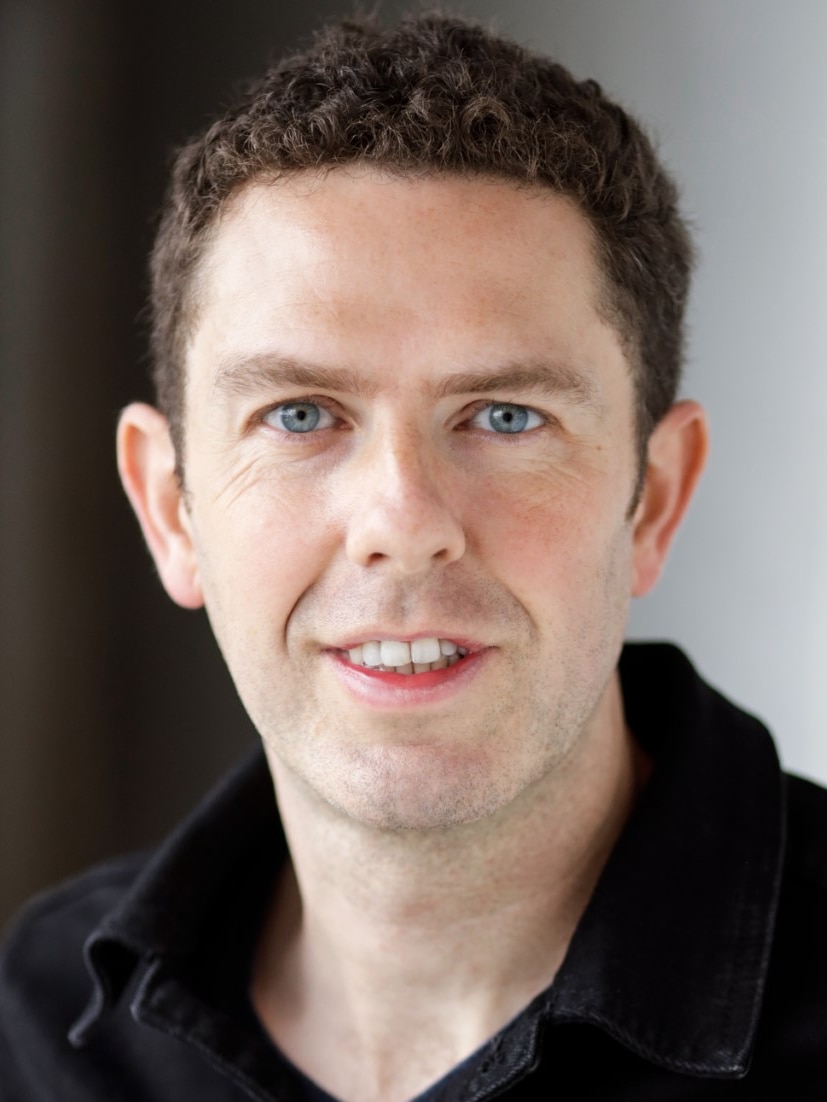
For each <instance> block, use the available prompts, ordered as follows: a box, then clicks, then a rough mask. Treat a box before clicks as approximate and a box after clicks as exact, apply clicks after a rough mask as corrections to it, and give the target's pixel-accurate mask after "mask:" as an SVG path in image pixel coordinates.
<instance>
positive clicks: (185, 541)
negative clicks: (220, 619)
mask: <svg viewBox="0 0 827 1102" xmlns="http://www.w3.org/2000/svg"><path fill="white" fill-rule="evenodd" d="M117 450H118V471H119V473H120V476H121V482H122V483H123V487H124V490H125V491H126V496H127V497H128V498H129V500H130V502H131V504H132V508H133V509H134V510H135V515H136V516H137V518H138V523H139V524H140V526H141V530H142V531H143V534H144V539H145V540H146V542H147V546H148V547H149V550H150V553H151V554H152V557H153V559H154V560H155V565H156V567H157V568H158V573H159V574H160V576H161V581H162V583H163V585H164V588H165V589H166V591H167V593H168V594H169V595H170V597H172V599H173V601H175V602H176V603H177V604H179V605H181V606H182V607H184V608H200V607H201V605H202V604H203V603H204V599H203V594H202V591H201V583H200V578H199V573H198V565H197V562H196V557H195V551H194V547H193V541H192V533H191V528H190V524H189V518H188V515H187V510H186V505H185V502H184V495H183V490H182V488H181V485H180V482H179V479H178V475H177V472H176V464H175V448H174V446H173V443H172V439H171V437H170V433H169V426H168V424H167V420H166V418H165V417H164V416H163V415H162V414H161V413H159V412H158V410H157V409H154V408H153V407H152V406H148V405H144V404H143V403H139V402H135V403H133V404H132V405H130V406H127V407H126V409H125V410H124V411H123V412H122V413H121V416H120V420H119V422H118V435H117Z"/></svg>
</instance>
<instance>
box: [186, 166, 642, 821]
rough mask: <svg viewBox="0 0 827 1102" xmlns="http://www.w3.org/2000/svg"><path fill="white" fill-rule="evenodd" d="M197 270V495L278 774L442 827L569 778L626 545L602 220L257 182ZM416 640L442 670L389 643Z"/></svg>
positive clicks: (222, 626) (628, 480) (326, 795)
mask: <svg viewBox="0 0 827 1102" xmlns="http://www.w3.org/2000/svg"><path fill="white" fill-rule="evenodd" d="M198 296H199V307H198V314H197V318H196V324H195V329H194V334H193V337H192V340H191V343H190V347H189V351H188V357H187V371H188V390H187V408H186V418H185V434H186V455H185V473H186V484H187V497H186V505H185V506H182V509H183V516H184V522H185V525H186V527H187V529H188V531H189V532H190V534H191V538H192V542H193V547H194V553H195V558H196V561H197V564H198V575H199V584H200V586H201V587H202V591H203V594H204V599H205V602H206V606H207V609H208V612H209V615H210V618H211V621H212V624H213V627H214V630H215V632H216V635H217V638H218V641H219V644H220V646H221V648H222V650H223V652H224V655H225V657H226V660H227V662H228V664H229V667H230V670H231V673H232V676H233V678H234V680H235V683H236V685H237V687H238V690H239V693H240V695H241V697H242V699H243V701H244V703H245V705H246V707H247V709H248V711H249V713H250V715H251V717H252V719H253V721H254V723H255V724H256V726H257V727H258V729H259V731H260V732H261V735H262V736H263V739H264V743H265V746H266V748H267V751H268V755H269V757H270V760H271V764H272V766H273V769H274V772H275V774H276V779H277V784H279V785H292V786H294V787H296V788H298V790H300V791H301V792H303V793H304V794H305V795H307V796H309V797H310V798H312V799H317V798H320V799H322V800H323V801H325V803H326V804H328V805H332V806H333V807H334V808H337V809H339V810H340V811H342V812H344V813H345V814H346V815H348V816H352V817H354V818H356V819H359V820H362V821H365V822H369V823H373V824H376V825H380V826H384V827H391V828H394V827H400V828H412V827H413V828H417V827H422V828H424V827H434V826H447V825H450V824H453V823H458V822H464V821H473V820H477V819H481V818H482V817H484V816H487V815H492V814H493V813H495V812H497V811H499V810H501V809H503V808H507V807H508V806H509V805H511V804H512V802H513V801H515V800H518V799H519V797H520V796H521V794H523V793H525V792H526V791H530V790H533V789H536V788H537V786H538V785H543V784H546V783H553V778H554V777H555V775H556V774H559V773H560V772H561V771H562V770H563V769H564V767H565V762H566V760H567V759H569V757H570V755H571V753H572V752H575V753H576V752H577V749H578V747H580V746H582V745H584V744H585V743H586V742H587V741H588V740H589V739H590V738H592V739H594V738H597V737H599V735H600V733H601V731H603V732H605V730H606V729H607V727H608V726H609V725H610V722H611V721H610V719H609V703H608V698H609V692H608V688H607V686H608V685H609V684H610V682H611V679H612V676H613V670H614V667H615V663H616V660H617V655H618V652H619V649H620V646H621V642H622V636H623V631H624V625H625V619H626V612H627V606H628V600H629V595H630V591H631V588H632V571H633V562H634V540H633V527H632V523H631V522H630V520H629V518H628V515H627V514H628V508H629V502H630V498H631V495H632V492H633V488H634V484H635V475H636V470H635V462H636V459H635V455H636V452H635V444H634V430H633V422H634V418H633V391H632V382H631V378H630V372H629V368H628V365H627V362H626V360H625V357H624V353H623V351H622V347H621V342H620V339H619V337H618V335H617V333H616V332H615V331H614V329H613V328H612V327H611V326H610V325H608V324H607V323H606V322H605V321H604V320H603V319H602V318H601V316H600V313H599V311H598V307H597V299H598V279H597V271H596V266H595V261H594V258H593V254H592V237H591V232H590V229H589V227H588V225H587V223H586V221H585V219H584V218H583V216H582V215H581V214H579V213H578V211H577V210H576V209H575V208H574V207H573V206H572V205H571V204H570V203H569V202H568V201H566V200H565V199H563V198H561V197H559V196H555V195H553V194H551V193H549V192H547V191H542V192H541V191H530V190H527V189H522V190H520V189H517V188H515V187H513V186H511V185H509V184H507V183H501V182H495V181H490V180H463V179H459V178H451V177H441V178H430V179H421V180H412V179H398V178H393V177H390V176H387V175H382V174H380V173H378V172H372V171H366V170H365V171H362V170H360V171H358V172H357V171H353V172H350V171H345V170H337V171H333V172H331V173H330V174H328V175H327V176H325V177H324V178H321V179H319V178H316V177H311V176H298V177H293V178H291V179H288V180H287V181H280V182H278V183H259V184H255V185H253V186H250V187H248V188H247V189H246V190H245V191H244V192H242V193H241V194H240V195H238V196H237V197H236V198H235V199H234V200H233V201H232V202H231V204H230V206H229V207H228V209H227V210H226V211H225V212H224V214H223V215H222V217H221V220H220V223H219V225H218V228H217V232H216V235H215V237H214V240H213V243H212V244H211V246H210V250H209V252H208V254H207V257H206V258H205V262H204V264H203V267H202V270H201V273H200V278H199V284H198ZM434 639H436V640H441V641H442V645H441V646H440V648H439V649H438V653H440V654H441V655H442V652H443V651H447V652H452V651H453V652H455V654H454V655H451V656H450V657H449V656H448V655H442V658H440V659H438V660H437V665H436V668H432V666H431V662H430V660H429V661H428V662H426V661H425V657H426V656H427V655H429V654H431V655H432V654H434V653H437V652H436V651H433V649H432V648H433V647H434V646H435V645H434V644H433V643H432V642H428V641H429V640H434ZM411 641H414V643H415V645H414V649H413V652H412V658H413V661H416V660H417V657H419V658H420V659H421V661H420V662H418V663H417V665H418V666H426V667H427V669H426V671H424V672H418V673H417V672H414V673H406V672H395V671H393V670H388V669H384V670H383V669H379V670H377V669H376V668H375V665H376V663H377V662H382V663H383V664H386V665H387V664H392V665H394V666H396V665H397V664H399V663H402V664H403V665H404V663H405V662H406V659H407V655H408V652H407V650H406V647H405V646H404V644H406V643H410V642H411ZM394 643H395V644H403V645H402V646H399V645H397V646H395V647H394V646H392V645H391V646H388V645H386V644H394ZM377 644H378V646H377ZM429 648H431V649H429ZM455 655H459V656H460V657H459V659H458V660H457V658H456V656H455ZM443 659H444V660H445V661H448V662H450V663H451V664H450V665H447V666H444V668H440V666H443ZM366 663H371V666H368V665H366Z"/></svg>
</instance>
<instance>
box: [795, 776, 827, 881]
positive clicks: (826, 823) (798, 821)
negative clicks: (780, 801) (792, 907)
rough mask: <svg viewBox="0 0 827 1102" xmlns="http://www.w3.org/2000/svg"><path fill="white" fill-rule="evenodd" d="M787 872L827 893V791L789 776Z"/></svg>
mask: <svg viewBox="0 0 827 1102" xmlns="http://www.w3.org/2000/svg"><path fill="white" fill-rule="evenodd" d="M786 872H787V875H788V876H792V877H794V878H795V879H797V880H801V881H803V882H805V883H809V884H810V885H811V886H812V888H813V889H815V890H819V889H820V890H821V891H822V892H824V893H827V789H825V788H822V786H821V785H819V784H815V783H814V782H813V781H808V780H805V779H804V778H803V777H796V776H788V777H787V861H786Z"/></svg>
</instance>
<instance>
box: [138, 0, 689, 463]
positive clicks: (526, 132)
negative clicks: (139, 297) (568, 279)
mask: <svg viewBox="0 0 827 1102" xmlns="http://www.w3.org/2000/svg"><path fill="white" fill-rule="evenodd" d="M352 164H360V165H375V166H377V167H380V168H381V169H382V170H384V171H390V172H394V173H400V174H404V175H428V174H435V173H453V174H460V175H463V176H469V177H476V176H479V177H489V178H491V177H493V178H499V179H506V180H512V181H515V182H517V183H519V184H530V185H540V186H546V187H549V188H550V189H552V190H553V191H555V192H557V193H559V194H561V195H565V196H568V197H570V198H571V199H572V200H574V202H575V203H576V204H577V205H578V207H579V209H580V210H581V211H582V212H583V214H584V215H585V216H586V218H587V219H588V220H589V222H590V224H591V226H592V228H593V231H594V236H595V241H596V252H597V260H598V268H599V271H600V273H601V283H602V287H601V298H602V302H601V308H602V311H603V313H604V314H605V316H606V318H607V319H608V320H609V321H610V322H611V323H612V324H613V325H614V326H615V328H616V329H617V331H618V333H619V334H620V336H621V338H622V339H623V341H624V347H625V349H626V352H627V356H628V358H629V362H630V365H631V369H632V372H633V379H634V383H635V389H636V397H637V401H636V406H637V435H638V446H639V452H640V455H641V458H643V457H644V456H645V447H646V442H647V440H648V437H649V434H650V432H651V429H652V427H653V426H654V425H655V424H656V423H657V422H658V421H659V420H660V418H661V417H662V416H663V414H664V413H665V412H666V410H667V409H668V408H669V406H670V405H671V404H672V403H673V401H674V400H675V395H676V393H677V388H678V385H679V380H680V373H681V364H682V358H683V344H684V340H683V317H684V310H685V305H686V299H687V294H688V289H689V279H690V274H691V269H692V260H693V250H692V243H691V240H690V237H689V234H688V231H687V227H686V224H685V222H684V221H683V219H682V218H681V215H680V213H679V210H678V205H677V190H676V188H675V185H674V183H673V181H672V179H671V178H670V176H669V174H668V173H667V172H666V170H665V169H664V167H663V166H662V165H661V164H660V162H659V160H658V158H657V155H656V153H655V150H654V148H653V146H652V143H651V141H650V140H649V138H648V137H647V136H646V134H645V133H644V131H643V130H642V128H641V127H640V126H639V125H638V123H637V122H636V121H635V120H634V119H632V118H631V117H630V116H629V115H628V114H627V113H626V112H625V111H624V110H623V109H622V108H621V107H620V106H618V105H617V104H616V103H613V102H612V101H611V100H609V99H608V98H607V97H606V96H605V95H604V93H603V91H602V90H601V88H600V86H599V85H598V84H597V83H596V82H595V81H593V80H585V81H577V80H575V79H574V77H573V76H572V75H571V74H570V73H569V72H568V71H567V70H566V69H565V68H563V66H561V65H559V64H557V63H556V62H554V61H551V60H549V59H548V58H545V57H543V56H541V55H538V54H535V53H531V52H529V51H528V50H526V49H524V48H522V47H520V46H519V45H517V44H516V43H514V42H512V41H510V40H508V39H507V38H504V37H502V36H500V35H497V34H494V33H492V32H491V31H489V30H487V29H486V28H484V27H482V26H479V25H477V24H475V23H471V22H469V21H467V20H465V19H461V18H457V17H452V16H446V15H442V14H432V15H419V16H413V17H410V18H407V19H404V20H402V21H401V22H400V23H399V24H398V25H396V26H394V27H391V28H387V29H386V28H384V27H382V26H381V25H380V24H378V23H377V22H376V21H375V20H373V19H366V20H362V19H358V20H357V19H351V20H347V21H344V22H342V23H339V24H336V25H333V26H329V27H327V28H325V29H323V30H322V31H321V32H320V33H319V34H318V35H317V36H316V39H315V41H314V44H313V45H312V47H311V48H310V49H308V50H306V51H305V52H302V53H297V54H295V55H293V56H290V57H288V58H286V59H285V60H283V61H282V62H281V63H280V64H278V65H277V66H275V67H274V68H272V69H270V70H269V71H268V72H267V73H266V74H265V75H264V77H263V78H261V79H260V80H259V81H257V82H256V83H255V84H254V85H252V86H251V87H250V89H249V90H248V91H247V92H246V94H245V95H244V97H243V98H242V99H241V100H240V102H239V103H238V104H237V105H236V106H235V107H233V108H231V109H230V110H229V111H227V112H226V114H224V115H223V116H222V117H221V118H220V119H218V120H217V121H216V122H214V123H213V124H212V126H210V127H209V129H208V130H207V131H206V132H205V133H203V134H202V135H201V136H199V137H197V138H195V139H194V140H193V141H191V142H189V143H188V144H186V145H184V146H183V147H182V148H181V149H180V151H179V152H178V154H177V157H176V159H175V163H174V168H173V172H172V179H171V183H170V187H169V190H168V193H167V196H166V200H165V203H164V206H163V209H162V213H161V220H160V225H159V229H158V233H157V237H156V242H155V246H154V249H153V253H152V259H151V302H150V312H151V326H152V332H151V352H152V359H153V378H154V383H155V391H156V398H157V402H158V405H159V407H160V409H161V410H162V412H163V413H164V414H165V415H166V417H167V418H168V420H169V423H170V428H171V433H172V438H173V442H174V443H175V446H176V454H177V455H178V462H179V466H180V464H181V462H182V458H181V456H182V450H183V442H184V441H183V421H184V402H185V388H186V373H185V365H184V353H185V348H186V342H187V338H188V336H189V332H190V328H191V325H192V319H193V304H192V301H191V299H192V286H193V276H194V273H195V271H196V269H197V266H198V263H199V260H200V258H201V256H202V254H203V252H204V249H205V246H206V242H207V240H208V237H209V231H210V228H211V226H212V225H213V224H214V220H215V218H216V215H217V213H218V211H219V210H220V209H221V208H222V205H223V204H224V203H225V202H226V201H227V199H228V198H229V196H230V195H232V194H233V193H234V192H235V191H236V190H237V189H238V188H239V187H241V186H242V185H243V184H244V183H246V182H247V181H249V180H251V179H253V178H254V177H257V176H259V175H266V176H270V177H273V176H278V175H281V174H286V173H293V172H298V171H303V170H317V171H326V170H329V169H333V168H336V167H338V166H342V165H352Z"/></svg>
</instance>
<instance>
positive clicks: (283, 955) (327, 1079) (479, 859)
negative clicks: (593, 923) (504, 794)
mask: <svg viewBox="0 0 827 1102" xmlns="http://www.w3.org/2000/svg"><path fill="white" fill-rule="evenodd" d="M608 705H609V707H608V715H609V716H610V719H611V722H609V723H603V724H600V725H598V728H597V729H596V730H595V732H594V734H593V737H591V738H587V739H583V740H582V746H581V747H579V750H578V752H577V753H576V754H573V755H572V756H571V758H570V760H569V761H567V762H566V763H565V766H564V767H563V768H561V769H560V770H559V771H558V772H557V774H556V775H555V776H554V777H547V778H544V779H543V780H542V781H541V782H538V783H537V784H536V785H534V786H532V788H531V790H528V791H526V792H524V793H523V794H522V795H521V797H520V799H519V800H517V801H514V802H513V804H512V805H510V806H509V807H508V808H504V809H502V810H501V811H500V812H499V813H497V814H496V815H493V816H490V817H489V818H487V819H485V820H483V821H480V822H475V823H467V824H462V825H460V826H457V827H453V828H451V829H446V830H440V831H423V832H416V831H392V832H389V831H382V830H378V829H376V828H372V827H365V826H364V825H363V824H360V823H357V822H354V821H353V820H351V819H347V818H343V817H340V816H339V815H337V813H336V812H334V811H333V810H332V809H330V808H329V807H328V806H327V805H319V804H318V803H316V802H315V801H314V800H313V799H312V798H308V794H307V793H306V792H305V791H303V790H302V788H301V786H300V785H299V784H297V783H296V782H295V780H294V778H293V777H292V775H285V773H284V771H283V770H282V769H281V767H280V765H279V763H278V762H273V761H271V768H272V770H273V773H274V778H275V780H276V786H277V791H278V793H279V802H280V806H281V812H282V817H283V821H284V824H285V830H286V833H287V836H288V841H289V843H290V850H291V854H292V864H291V865H290V866H289V867H288V868H287V869H286V870H285V874H284V876H283V878H282V880H281V883H280V884H279V887H278V890H277V892H276V896H275V899H274V901H273V906H272V908H271V914H270V920H269V922H268V923H267V925H266V927H265V929H264V931H263V934H262V938H261V943H260V951H259V956H258V961H257V965H256V968H255V972H254V976H255V978H254V984H253V1000H254V1003H255V1005H256V1008H257V1010H258V1012H259V1015H260V1016H261V1018H262V1021H263V1023H264V1024H265V1027H266V1028H268V1030H269V1031H270V1033H271V1034H272V1035H273V1037H274V1038H275V1040H276V1041H277V1042H278V1044H279V1045H280V1047H281V1048H282V1049H283V1051H285V1053H286V1054H287V1055H288V1056H289V1057H291V1058H292V1059H293V1060H294V1062H295V1063H296V1064H297V1065H298V1066H299V1067H301V1068H302V1069H303V1070H304V1071H305V1072H306V1073H307V1074H308V1075H310V1076H311V1078H313V1079H315V1080H316V1081H317V1082H318V1083H319V1084H320V1085H322V1086H323V1087H325V1088H326V1089H327V1090H328V1091H329V1092H330V1093H332V1094H334V1095H335V1096H337V1097H339V1098H342V1099H344V1100H348V1099H351V1098H353V1099H356V1098H359V1099H361V1100H364V1099H372V1098H380V1097H381V1098H382V1099H384V1100H388V1099H392V1100H393V1099H399V1100H403V1099H405V1098H410V1097H413V1096H414V1095H415V1094H417V1093H419V1092H420V1091H421V1090H422V1089H424V1088H425V1087H426V1086H428V1085H429V1083H431V1082H433V1081H434V1080H435V1079H437V1078H439V1077H440V1076H441V1075H442V1074H444V1073H445V1072H447V1071H448V1070H449V1069H450V1068H451V1067H453V1066H454V1065H455V1064H456V1063H458V1062H459V1061H460V1060H462V1059H463V1058H464V1057H465V1056H467V1055H469V1054H470V1053H471V1052H473V1051H474V1050H475V1049H476V1048H478V1047H479V1046H480V1045H481V1044H482V1043H483V1042H484V1041H485V1040H486V1039H487V1038H488V1037H490V1036H491V1035H492V1034H493V1033H495V1032H496V1031H497V1030H498V1029H500V1028H501V1027H502V1026H503V1025H504V1024H506V1022H508V1021H509V1020H510V1019H511V1018H512V1017H514V1016H515V1015H516V1014H517V1013H518V1012H519V1011H520V1010H521V1009H522V1008H523V1007H524V1006H526V1005H527V1004H528V1003H529V1002H530V1001H531V999H532V998H533V997H535V996H536V995H537V994H539V993H540V992H541V991H543V990H544V989H545V988H546V987H547V986H548V985H549V984H550V983H551V982H552V980H553V978H554V975H555V973H556V971H557V969H558V968H559V966H560V964H561V962H562V960H563V957H564V955H565V953H566V949H567V947H568V944H569V941H570V939H571V936H572V934H573V932H574V929H575V926H576V924H577V922H578V920H579V918H580V915H581V914H582V912H583V910H584V908H585V906H586V904H587V902H588V900H589V897H590V896H591V893H592V890H593V888H594V885H595V883H596V881H597V878H598V876H599V875H600V871H601V869H602V868H603V865H604V863H605V861H606V859H607V857H608V855H609V853H610V851H611V849H612V847H613V845H614V843H615V841H616V839H617V837H618V835H619V833H620V831H621V830H622V827H623V824H624V823H625V821H626V818H627V817H628V814H629V811H630V809H631V806H632V804H633V801H634V797H635V793H636V791H637V789H638V787H639V786H640V784H641V783H642V778H643V773H644V770H645V765H644V762H643V760H642V756H641V755H640V753H639V752H638V751H637V750H636V748H635V744H634V743H633V741H632V739H631V737H630V736H629V734H628V731H627V729H626V727H625V724H624V721H623V715H622V707H621V701H620V692H619V686H618V684H617V682H616V681H615V682H614V683H613V684H612V685H611V686H610V689H609V701H608ZM323 1037H324V1038H325V1043H324V1044H320V1043H319V1042H320V1040H321V1039H322V1038H323ZM400 1037H404V1038H405V1045H404V1046H401V1045H400V1044H399V1038H400ZM413 1038H415V1039H416V1041H415V1042H414V1043H413V1044H412V1043H411V1039H413ZM414 1049H416V1051H414ZM402 1050H404V1056H405V1058H404V1060H403V1059H401V1053H402ZM320 1052H322V1053H324V1055H323V1056H320V1055H319V1053H320ZM332 1053H334V1054H337V1055H331V1054H332Z"/></svg>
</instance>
